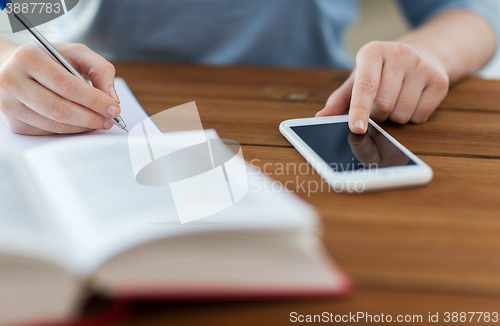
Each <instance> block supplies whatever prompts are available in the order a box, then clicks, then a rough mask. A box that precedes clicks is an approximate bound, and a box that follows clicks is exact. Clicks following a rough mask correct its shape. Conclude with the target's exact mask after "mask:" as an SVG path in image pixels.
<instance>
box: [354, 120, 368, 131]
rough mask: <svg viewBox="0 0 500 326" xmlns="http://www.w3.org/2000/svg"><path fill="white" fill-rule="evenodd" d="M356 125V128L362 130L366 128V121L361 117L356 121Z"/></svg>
mask: <svg viewBox="0 0 500 326" xmlns="http://www.w3.org/2000/svg"><path fill="white" fill-rule="evenodd" d="M354 127H356V128H359V129H361V130H363V131H364V130H365V122H364V121H363V120H361V119H359V120H358V121H356V123H355V124H354Z"/></svg>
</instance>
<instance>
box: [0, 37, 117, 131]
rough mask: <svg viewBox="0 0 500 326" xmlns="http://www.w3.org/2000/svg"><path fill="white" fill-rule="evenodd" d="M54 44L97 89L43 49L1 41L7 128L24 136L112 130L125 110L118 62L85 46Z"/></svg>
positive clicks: (0, 109)
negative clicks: (119, 90)
mask: <svg viewBox="0 0 500 326" xmlns="http://www.w3.org/2000/svg"><path fill="white" fill-rule="evenodd" d="M55 47H56V48H57V50H58V51H59V52H61V54H62V55H63V56H64V57H65V58H66V59H67V60H68V62H69V63H70V64H71V65H72V66H73V67H75V68H76V69H77V70H78V71H79V72H80V73H81V74H82V75H84V76H87V77H89V78H90V79H91V80H92V83H93V85H94V87H92V86H90V85H88V84H87V83H84V82H82V81H81V80H80V79H78V78H76V77H74V76H73V75H71V74H70V73H69V72H67V71H66V70H65V69H64V68H63V67H62V66H61V65H59V64H58V63H56V62H55V61H54V60H52V59H51V58H50V57H49V56H48V55H47V54H46V53H45V52H44V51H43V50H42V49H40V48H38V47H36V46H19V45H17V44H14V43H10V42H7V41H4V40H0V65H1V68H0V115H1V117H2V118H3V120H4V121H5V122H6V124H7V126H8V127H9V128H10V129H11V130H12V131H14V132H16V133H19V134H25V135H48V134H53V133H78V132H85V131H89V130H92V129H110V128H111V127H112V126H113V123H112V122H111V121H110V118H115V117H117V116H118V115H119V114H120V105H119V100H118V97H117V95H116V92H115V91H114V77H115V70H114V67H113V65H112V64H111V63H109V62H107V61H106V60H105V59H104V58H102V57H101V56H99V55H98V54H96V53H94V52H92V51H91V50H90V49H88V48H87V47H86V46H84V45H81V44H58V45H56V46H55Z"/></svg>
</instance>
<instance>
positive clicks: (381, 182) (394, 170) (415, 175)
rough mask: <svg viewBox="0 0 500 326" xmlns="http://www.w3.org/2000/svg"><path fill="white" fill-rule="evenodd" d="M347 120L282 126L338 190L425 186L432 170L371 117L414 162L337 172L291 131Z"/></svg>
mask: <svg viewBox="0 0 500 326" xmlns="http://www.w3.org/2000/svg"><path fill="white" fill-rule="evenodd" d="M347 121H348V116H347V115H342V116H330V117H317V118H304V119H292V120H286V121H283V122H282V123H281V124H280V127H279V129H280V132H281V133H282V134H283V136H284V137H285V138H286V139H287V140H288V141H289V142H290V143H291V144H292V145H293V146H294V147H295V148H296V149H297V151H298V152H299V153H300V154H301V155H302V156H303V157H304V158H305V159H306V161H307V162H308V163H309V164H310V165H311V166H312V167H313V168H314V169H315V170H316V171H317V172H318V174H319V175H320V176H322V177H323V179H325V180H326V181H327V182H328V183H329V184H330V185H331V186H332V188H333V189H334V190H335V191H338V192H349V193H351V192H365V191H375V190H383V189H394V188H405V187H416V186H423V185H426V184H428V183H429V182H430V181H431V180H432V177H433V172H432V169H431V168H430V167H429V166H428V165H427V164H425V163H424V162H423V161H422V160H421V159H420V158H418V157H417V156H416V155H415V154H413V153H412V152H411V151H410V150H408V149H407V148H406V147H404V146H403V145H402V144H401V143H399V142H398V141H397V140H396V139H394V137H392V136H391V135H389V134H388V133H387V132H386V131H385V130H383V129H382V128H381V127H380V126H379V125H377V124H376V123H375V122H374V121H373V120H371V119H370V120H369V123H370V124H371V125H372V126H373V127H374V128H376V129H377V130H378V131H379V132H380V133H381V134H382V135H383V136H384V137H386V138H387V139H388V140H389V141H390V142H391V143H393V144H394V145H395V146H396V147H397V148H398V149H399V150H401V151H402V152H403V153H404V154H405V155H407V156H408V157H409V158H410V159H411V160H413V162H415V165H405V166H394V167H383V168H377V169H376V170H368V169H366V170H363V171H362V173H360V171H359V170H358V171H339V172H337V171H335V170H334V169H332V168H331V167H330V166H329V165H328V163H327V162H326V161H324V160H323V159H322V158H321V157H320V156H319V155H318V154H317V153H316V152H315V151H314V150H313V149H312V148H311V147H310V146H309V145H308V144H307V143H306V142H305V141H303V140H302V138H300V137H299V136H298V135H297V134H296V133H295V132H294V131H293V130H292V127H296V126H309V125H320V124H330V123H345V122H347ZM360 184H363V186H364V187H363V189H362V190H361V187H360V186H359V185H360Z"/></svg>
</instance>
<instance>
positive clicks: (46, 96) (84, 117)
mask: <svg viewBox="0 0 500 326" xmlns="http://www.w3.org/2000/svg"><path fill="white" fill-rule="evenodd" d="M24 85H25V88H24V89H26V90H29V92H24V91H21V92H20V93H19V94H18V95H17V98H18V100H19V101H20V102H21V103H22V104H24V105H25V106H27V107H28V108H31V109H32V110H33V111H35V112H37V113H38V114H40V115H42V116H44V117H46V118H48V119H50V120H53V121H56V122H59V123H64V124H68V125H73V126H77V127H84V128H88V129H110V128H111V127H112V126H113V123H112V122H111V120H110V119H107V118H105V117H103V116H102V115H100V114H98V113H96V112H94V111H91V110H89V109H87V108H85V107H82V106H81V105H78V104H76V103H73V102H70V101H68V100H66V99H64V98H62V97H60V96H58V95H57V94H54V93H52V92H50V91H49V90H47V89H46V88H44V87H43V86H41V85H40V84H38V83H37V82H36V81H34V80H31V79H26V80H24Z"/></svg>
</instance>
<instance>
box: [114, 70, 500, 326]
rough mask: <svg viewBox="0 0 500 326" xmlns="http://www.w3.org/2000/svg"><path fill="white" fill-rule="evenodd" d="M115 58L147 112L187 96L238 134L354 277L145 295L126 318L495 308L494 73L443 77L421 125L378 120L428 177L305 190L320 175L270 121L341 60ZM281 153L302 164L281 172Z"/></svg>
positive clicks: (311, 101) (242, 319)
mask: <svg viewBox="0 0 500 326" xmlns="http://www.w3.org/2000/svg"><path fill="white" fill-rule="evenodd" d="M116 66H117V71H118V75H120V76H122V77H124V78H125V79H126V81H127V83H128V84H129V85H130V86H131V88H132V90H133V91H134V93H135V94H136V95H137V97H138V99H139V101H140V102H141V103H142V105H143V106H144V107H145V108H146V110H147V111H148V112H149V113H150V114H151V115H152V114H155V113H158V112H160V111H162V110H165V109H167V108H170V107H172V106H175V105H179V104H182V103H186V102H190V101H196V102H197V105H198V109H199V111H200V116H201V118H202V122H203V125H204V127H205V128H215V129H216V130H217V131H218V133H219V134H220V136H221V137H222V138H229V139H234V140H236V141H238V142H240V143H241V144H243V145H244V146H243V154H244V156H245V158H246V159H247V160H248V161H251V162H252V164H254V165H255V166H256V167H258V168H260V169H264V167H265V168H266V169H265V171H266V172H267V173H268V174H269V175H270V177H272V178H273V179H274V180H276V183H275V184H274V186H275V187H277V186H281V185H282V184H283V183H286V182H288V186H289V188H290V189H291V190H293V191H294V192H295V193H297V195H298V196H300V197H301V198H302V199H303V200H306V201H308V202H309V203H311V204H312V205H314V207H315V208H316V209H317V210H318V212H319V213H320V215H321V218H322V222H323V225H324V227H323V239H324V243H325V245H326V247H327V249H328V251H329V252H330V254H331V256H332V258H333V259H335V260H336V261H337V262H338V263H339V264H340V265H341V266H342V268H344V269H345V270H346V271H347V272H348V273H349V274H350V275H351V276H352V277H353V278H354V279H355V281H356V282H357V284H358V286H359V289H358V291H357V293H356V294H355V295H354V296H353V297H352V298H350V299H344V300H308V301H301V300H296V301H294V300H291V301H264V302H223V303H176V304H165V303H149V304H148V303H143V304H139V305H138V306H137V307H136V310H135V312H134V313H133V314H132V316H131V317H130V319H129V320H128V321H127V322H126V323H125V324H126V325H165V324H172V325H177V324H183V325H235V324H237V325H256V324H263V325H271V324H272V325H284V324H290V320H289V314H290V312H292V311H297V312H298V313H301V314H321V313H322V312H323V311H328V312H333V313H338V314H346V313H347V314H348V313H349V312H352V313H355V312H357V311H365V312H368V313H371V314H379V313H384V314H392V315H394V316H396V315H398V314H422V315H423V316H424V318H425V316H427V315H428V313H429V312H432V313H434V312H438V311H439V312H440V314H441V315H442V314H443V313H444V312H445V311H458V312H460V311H498V307H500V259H499V258H498V253H499V252H500V236H499V235H500V81H486V80H481V79H478V78H469V79H467V80H464V81H462V82H460V83H458V84H456V85H454V86H452V87H451V89H450V91H449V94H448V96H447V97H446V99H445V100H444V101H443V102H442V104H441V105H440V107H439V109H438V110H437V111H436V112H435V113H434V114H433V116H432V117H431V119H430V120H429V121H428V122H427V123H425V124H423V125H405V126H399V125H396V124H392V123H385V124H383V127H384V129H386V130H387V131H388V132H389V133H391V134H392V135H393V136H394V137H395V138H397V139H398V140H399V141H400V142H401V143H403V145H405V146H406V147H408V148H409V149H410V150H412V151H413V152H415V153H416V154H418V155H420V157H421V158H422V159H423V160H424V161H425V162H427V163H428V164H429V165H430V166H431V167H432V168H433V170H434V174H435V176H434V180H433V181H432V182H431V183H430V184H429V185H428V186H426V187H422V188H415V189H405V190H396V191H385V192H379V193H368V194H361V195H359V194H357V195H345V194H337V193H334V192H333V191H331V190H329V188H328V186H327V185H326V184H323V191H314V192H312V193H309V192H308V189H311V188H308V187H314V185H319V186H321V184H322V181H321V178H320V177H319V176H318V175H317V174H316V173H314V172H313V171H312V169H311V168H310V167H309V166H308V165H307V164H306V163H305V161H304V159H303V158H302V157H301V156H300V155H299V154H298V153H297V152H296V151H295V150H294V149H293V148H292V147H291V146H290V144H289V143H288V142H287V141H286V140H285V139H284V138H283V137H282V136H281V134H280V133H279V130H278V126H279V123H280V122H281V121H283V120H286V119H293V118H303V117H311V116H313V115H314V114H315V113H316V112H317V111H318V110H320V109H321V108H322V107H323V105H324V103H325V101H326V99H327V98H328V96H329V95H330V93H331V92H332V91H333V90H334V89H336V88H337V87H338V86H340V85H341V84H342V82H343V81H344V80H345V79H346V78H347V76H348V73H347V72H342V71H340V72H339V71H331V70H309V69H276V68H262V67H261V68H257V67H202V66H172V65H141V64H126V63H121V64H117V65H116ZM325 141H327V140H325ZM266 164H267V165H266ZM287 164H288V165H289V166H296V167H297V168H298V167H301V168H302V170H298V171H294V170H293V169H289V170H288V172H285V173H283V170H280V168H281V165H284V166H286V165H287ZM285 171H286V170H285ZM300 185H302V186H300ZM311 190H312V189H311ZM424 321H425V320H424ZM477 324H481V323H477Z"/></svg>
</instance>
